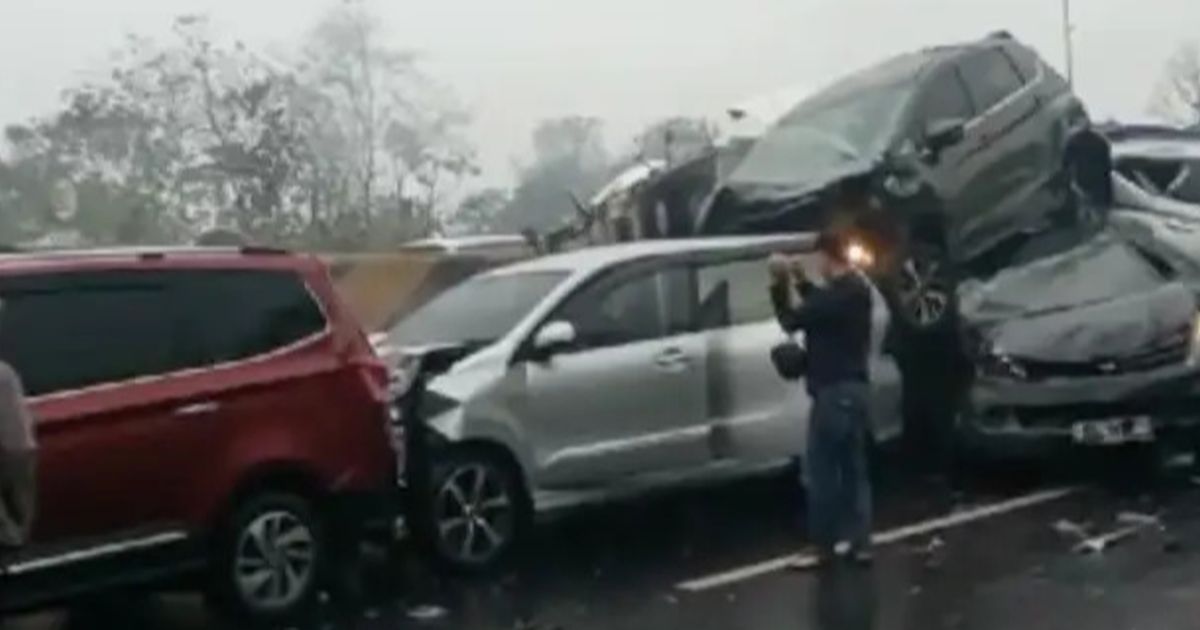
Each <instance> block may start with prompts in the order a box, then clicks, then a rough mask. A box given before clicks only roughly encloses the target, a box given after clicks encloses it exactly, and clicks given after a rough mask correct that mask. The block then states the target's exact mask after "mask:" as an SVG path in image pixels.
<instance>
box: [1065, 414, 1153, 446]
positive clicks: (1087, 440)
mask: <svg viewBox="0 0 1200 630" xmlns="http://www.w3.org/2000/svg"><path fill="white" fill-rule="evenodd" d="M1071 437H1072V439H1074V440H1075V443H1076V444H1087V445H1089V446H1108V445H1113V444H1128V443H1132V442H1153V441H1154V424H1153V423H1151V422H1150V418H1149V416H1134V417H1130V418H1111V419H1107V420H1087V421H1083V422H1076V423H1075V424H1073V425H1071Z"/></svg>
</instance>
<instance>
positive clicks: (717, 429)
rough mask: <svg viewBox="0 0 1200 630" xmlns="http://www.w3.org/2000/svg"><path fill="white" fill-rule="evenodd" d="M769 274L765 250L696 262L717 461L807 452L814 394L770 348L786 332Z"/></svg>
mask: <svg viewBox="0 0 1200 630" xmlns="http://www.w3.org/2000/svg"><path fill="white" fill-rule="evenodd" d="M767 279H768V274H767V264H766V254H765V253H758V254H753V255H750V256H746V255H737V256H732V257H731V256H728V255H726V256H718V257H712V258H710V259H709V260H705V261H701V262H699V263H698V264H697V265H696V289H697V292H698V296H699V300H698V304H699V308H698V313H699V314H698V317H697V321H698V325H699V327H700V329H701V330H703V331H704V335H705V346H706V349H707V353H708V357H709V360H708V368H707V370H706V374H705V381H706V386H705V391H706V392H707V395H708V408H709V414H710V422H711V423H712V426H713V433H714V439H713V440H711V441H710V445H711V447H712V457H713V458H714V459H717V460H724V459H736V460H742V461H746V462H762V461H769V460H772V459H778V458H783V457H791V456H794V455H801V454H803V452H804V442H805V434H806V432H807V429H808V415H809V410H810V407H811V400H810V399H809V397H808V394H807V392H805V390H804V383H803V381H800V382H789V381H785V380H784V379H783V378H781V377H780V376H779V374H778V373H777V372H776V371H775V367H774V365H773V364H772V363H771V358H770V350H771V348H773V347H774V346H776V345H778V344H780V343H783V342H784V341H785V340H787V335H786V334H785V333H784V331H783V329H782V328H780V326H779V323H778V321H777V320H776V319H775V314H774V309H773V307H772V305H771V298H770V294H769V292H768V290H767Z"/></svg>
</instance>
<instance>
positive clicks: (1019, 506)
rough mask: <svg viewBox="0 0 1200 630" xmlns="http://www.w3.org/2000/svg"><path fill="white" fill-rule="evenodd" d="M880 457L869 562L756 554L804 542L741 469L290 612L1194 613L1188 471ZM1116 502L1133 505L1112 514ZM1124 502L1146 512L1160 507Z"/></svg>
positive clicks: (585, 615)
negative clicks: (506, 553)
mask: <svg viewBox="0 0 1200 630" xmlns="http://www.w3.org/2000/svg"><path fill="white" fill-rule="evenodd" d="M896 459H897V460H898V461H891V462H888V465H887V467H885V468H884V471H885V472H884V476H885V478H884V479H883V480H882V481H881V484H880V488H879V491H878V495H879V496H878V502H877V503H878V511H879V518H878V524H877V531H878V532H881V533H883V534H884V542H885V543H886V544H881V545H880V546H879V551H878V555H877V560H876V563H875V566H874V567H872V568H870V569H856V568H852V567H844V568H839V569H836V570H833V571H823V572H811V571H807V572H797V571H794V570H789V569H780V568H779V567H778V566H777V564H778V563H777V562H776V563H774V564H773V562H774V561H776V560H777V559H779V558H785V557H788V556H789V555H790V554H795V553H797V552H799V551H802V550H803V538H802V535H801V534H800V527H799V524H798V521H799V518H800V517H801V513H800V511H799V509H798V508H797V506H796V505H795V503H796V499H797V496H796V494H797V493H796V491H795V489H794V487H793V485H792V483H791V481H790V480H787V479H781V478H770V479H755V480H746V481H739V482H735V483H730V484H728V485H725V486H722V487H720V488H712V489H704V490H693V491H686V492H676V493H672V494H669V495H662V496H657V497H649V498H645V499H640V500H636V501H632V502H629V503H626V504H621V505H613V506H604V507H597V508H591V509H588V510H586V511H583V512H578V513H574V514H571V515H570V516H567V517H565V518H561V519H558V520H555V521H553V522H549V523H543V524H541V525H539V526H538V528H537V531H536V540H535V542H534V544H532V545H530V548H529V549H527V550H526V551H525V552H524V553H523V554H521V555H520V556H519V558H518V559H517V560H516V561H515V562H514V564H513V565H512V566H510V567H508V568H507V569H506V570H504V571H502V572H500V573H498V574H496V575H493V576H489V577H486V578H461V577H449V576H445V575H441V574H439V573H438V572H436V571H433V570H431V569H430V568H429V567H427V566H426V565H425V564H424V563H423V562H421V561H420V560H419V558H417V557H416V556H415V554H413V553H411V552H407V551H404V550H401V552H400V553H398V554H397V556H396V557H393V558H390V559H385V558H376V560H375V562H373V563H372V564H371V566H370V568H369V569H368V571H367V573H368V577H369V579H368V582H367V589H368V591H369V594H368V596H367V600H366V601H365V602H364V603H363V604H362V605H361V606H355V607H352V608H349V609H346V610H344V611H341V612H338V611H337V610H336V608H337V607H334V606H332V605H331V606H329V607H328V609H327V610H326V611H324V612H323V613H321V615H320V616H319V617H317V618H314V619H313V620H312V621H311V623H310V624H307V625H310V626H311V627H313V628H363V629H376V628H458V629H463V630H492V629H496V630H500V629H503V630H511V629H520V628H525V629H534V628H537V629H543V630H549V629H563V630H567V629H570V630H575V629H593V628H594V629H597V630H599V629H604V630H617V629H623V628H629V629H638V630H642V629H658V628H662V629H673V628H681V629H683V628H686V629H689V630H692V629H698V630H704V629H713V630H725V629H728V628H744V629H746V630H758V629H763V630H767V629H770V630H777V629H780V628H821V629H838V630H855V629H858V628H863V629H866V628H871V629H886V628H911V629H914V630H926V629H931V628H1001V627H1003V628H1013V627H1020V628H1022V629H1023V630H1034V629H1037V628H1063V627H1088V628H1089V630H1106V629H1108V628H1112V629H1114V630H1116V629H1118V628H1119V629H1122V630H1125V629H1128V628H1131V627H1138V628H1162V629H1165V630H1173V629H1176V628H1178V629H1180V630H1183V629H1185V628H1187V629H1191V628H1194V627H1195V620H1196V619H1200V501H1198V499H1200V487H1196V486H1194V485H1193V482H1192V481H1191V480H1190V477H1189V474H1190V473H1187V472H1183V473H1176V474H1175V475H1174V476H1173V477H1172V478H1171V479H1169V480H1168V481H1166V482H1164V483H1159V484H1155V485H1146V484H1144V483H1142V482H1138V483H1132V482H1131V483H1120V484H1113V483H1111V481H1112V480H1114V479H1116V480H1121V479H1123V478H1124V477H1125V475H1126V472H1125V471H1121V472H1119V473H1114V474H1109V475H1100V474H1098V473H1097V472H1096V471H1095V470H1091V469H1089V470H1088V471H1087V472H1086V473H1084V474H1075V473H1072V474H1063V473H1061V472H1055V471H1048V470H1045V469H1033V470H1029V471H1015V470H1006V471H1003V474H1000V473H992V474H990V475H989V476H988V478H987V479H985V480H982V481H977V482H975V483H973V484H971V486H970V489H969V490H968V491H967V492H965V494H963V495H961V496H959V497H958V498H957V500H952V498H951V497H949V496H948V495H947V494H946V493H945V492H942V491H941V490H940V489H939V486H937V485H930V484H928V483H925V482H921V481H919V480H915V479H910V478H906V477H905V476H903V475H900V474H897V473H896V472H895V471H897V470H899V469H900V467H902V464H903V461H902V459H903V458H896ZM1105 460H1107V461H1105ZM1096 465H1098V466H1099V467H1101V468H1112V467H1114V466H1117V465H1118V463H1117V462H1115V460H1113V458H1103V459H1101V460H1100V463H1099V464H1096ZM1047 489H1050V490H1052V491H1053V492H1047ZM1060 495H1061V496H1060ZM1122 512H1129V513H1131V514H1133V515H1134V516H1135V518H1133V519H1131V518H1130V515H1129V514H1126V515H1125V520H1124V521H1122V520H1121V514H1122ZM1137 515H1158V516H1159V518H1160V519H1161V522H1162V523H1163V524H1164V526H1163V527H1159V526H1158V525H1156V524H1153V523H1144V522H1142V521H1143V520H1144V519H1143V518H1140V517H1137ZM939 519H940V520H939ZM1071 524H1082V525H1081V526H1083V527H1085V528H1086V529H1087V532H1088V533H1087V534H1086V535H1085V534H1080V533H1077V532H1074V531H1072V527H1071V526H1070V525H1071ZM938 526H946V529H943V530H940V531H934V528H936V527H938ZM1122 529H1125V530H1129V537H1128V538H1124V539H1122V540H1120V541H1117V542H1116V543H1115V544H1114V546H1113V547H1112V548H1110V549H1106V550H1104V551H1102V552H1096V553H1086V552H1080V551H1077V550H1076V547H1077V546H1078V545H1079V543H1080V541H1081V540H1083V539H1085V538H1087V537H1088V536H1089V535H1091V536H1094V535H1098V534H1104V533H1107V532H1113V531H1118V532H1119V531H1120V530H1122ZM8 623H9V624H10V625H11V627H12V628H17V629H20V630H51V629H57V628H63V629H67V628H70V629H82V628H126V629H130V630H142V629H146V630H149V629H154V630H219V629H224V628H231V627H234V626H231V625H229V624H226V623H224V622H222V621H221V620H219V619H217V618H215V617H213V616H212V615H210V614H209V613H208V612H206V611H205V609H204V608H203V605H202V603H201V601H200V598H199V597H198V596H196V595H194V594H191V593H186V592H183V593H167V594H158V595H132V594H130V595H122V596H116V595H114V596H112V597H110V598H108V599H106V600H104V601H102V602H93V603H91V604H90V605H88V606H86V607H85V606H80V607H78V608H77V609H76V610H74V611H67V610H57V611H46V612H44V613H41V614H38V615H32V616H27V617H22V618H17V619H10V620H8ZM8 627H9V626H6V629H7V628H8Z"/></svg>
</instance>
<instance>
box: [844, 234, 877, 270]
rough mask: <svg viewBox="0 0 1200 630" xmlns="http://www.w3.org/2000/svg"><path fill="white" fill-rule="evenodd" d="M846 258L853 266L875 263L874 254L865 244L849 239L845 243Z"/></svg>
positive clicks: (864, 266) (867, 265) (863, 266)
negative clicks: (849, 240)
mask: <svg viewBox="0 0 1200 630" xmlns="http://www.w3.org/2000/svg"><path fill="white" fill-rule="evenodd" d="M846 260H848V261H849V262H850V264H851V265H854V266H855V267H859V268H867V267H870V266H872V265H874V264H875V254H873V253H872V252H871V250H870V249H868V248H867V246H866V245H863V244H862V243H859V242H857V241H851V242H850V244H848V245H846Z"/></svg>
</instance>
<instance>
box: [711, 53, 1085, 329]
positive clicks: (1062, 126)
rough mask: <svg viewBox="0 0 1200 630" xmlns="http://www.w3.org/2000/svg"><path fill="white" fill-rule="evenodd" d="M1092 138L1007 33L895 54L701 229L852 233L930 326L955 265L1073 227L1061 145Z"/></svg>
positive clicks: (1058, 82) (747, 176)
mask: <svg viewBox="0 0 1200 630" xmlns="http://www.w3.org/2000/svg"><path fill="white" fill-rule="evenodd" d="M1089 129H1090V125H1089V121H1088V116H1087V113H1086V110H1085V109H1084V106H1083V104H1082V103H1081V102H1080V100H1079V99H1078V98H1077V97H1076V96H1075V95H1074V94H1073V93H1072V92H1071V90H1070V87H1069V86H1068V85H1067V82H1066V81H1065V80H1064V79H1063V78H1062V77H1061V76H1060V75H1059V74H1058V73H1057V72H1055V71H1054V70H1053V69H1052V68H1051V67H1050V66H1049V65H1047V64H1046V63H1045V62H1044V61H1042V60H1041V59H1040V58H1039V57H1038V55H1037V54H1036V53H1035V52H1034V51H1033V50H1031V49H1030V48H1028V47H1026V46H1024V45H1022V44H1020V43H1019V42H1017V41H1016V40H1015V39H1013V38H1012V37H1011V36H1009V35H1008V34H1007V33H997V34H994V35H991V36H989V37H987V38H984V39H982V40H979V41H976V42H972V43H968V44H963V45H956V46H943V47H937V48H929V49H926V50H922V51H919V52H913V53H908V54H903V55H900V56H898V57H895V58H892V59H889V60H887V61H885V62H883V63H880V64H878V65H876V66H874V67H871V68H868V69H866V70H863V71H861V72H858V73H856V74H853V75H851V76H849V77H847V78H845V79H842V80H841V81H839V82H837V83H834V84H833V85H831V86H829V87H828V88H826V89H824V90H822V91H820V92H818V93H816V94H815V95H813V96H811V97H809V98H808V99H806V100H804V101H802V102H801V103H800V104H798V105H797V106H796V107H795V108H794V109H792V111H791V112H789V113H788V114H787V115H786V116H784V117H783V118H782V119H781V120H780V121H779V122H778V123H777V124H776V125H775V126H774V127H773V128H771V129H770V130H769V131H768V132H767V133H766V134H764V136H763V137H762V138H761V139H760V140H759V141H758V142H757V143H756V144H755V146H754V147H753V148H752V149H751V150H750V153H749V154H748V155H747V156H746V158H745V160H744V161H743V162H742V163H741V164H740V165H739V166H738V168H737V169H736V170H735V171H734V172H733V173H732V174H731V175H730V176H729V178H728V179H727V180H726V181H725V182H724V183H723V184H722V185H721V187H720V189H719V190H718V191H717V193H716V194H715V195H714V197H713V200H712V203H711V204H709V206H708V207H707V208H705V209H704V211H703V212H702V215H701V217H700V221H699V230H700V231H701V232H703V233H709V234H721V233H769V232H786V231H808V230H814V229H819V228H822V227H825V226H827V225H833V226H835V227H836V226H839V225H846V226H848V228H850V229H852V230H854V231H855V232H856V233H857V234H859V235H860V237H861V238H863V239H866V241H867V243H870V244H872V245H874V247H873V249H874V251H875V252H876V266H877V267H878V271H880V272H881V275H883V276H884V277H886V278H889V279H892V280H893V282H886V283H883V284H884V286H885V287H887V288H888V289H889V291H888V293H890V295H889V298H890V299H892V301H893V304H894V305H896V306H899V307H900V308H899V309H898V310H899V313H900V315H901V316H902V320H903V321H906V322H907V323H909V324H910V325H912V326H913V327H915V328H917V329H928V328H931V327H933V326H936V325H940V324H941V323H943V322H944V321H945V320H946V317H945V315H946V314H947V313H949V312H950V310H951V308H950V307H951V306H952V299H953V296H954V291H953V288H954V285H955V281H954V276H956V275H957V273H958V272H957V269H959V268H961V264H960V263H964V262H967V261H971V260H974V259H976V258H977V257H978V256H980V255H981V254H982V253H984V252H987V251H988V250H990V249H992V248H993V247H994V246H995V245H997V244H998V243H1000V242H1001V241H1003V240H1006V239H1007V237H1011V236H1015V235H1016V234H1018V233H1021V232H1026V231H1031V230H1034V229H1038V228H1040V227H1041V226H1042V225H1044V224H1045V223H1046V221H1047V219H1048V218H1050V217H1051V215H1053V214H1054V213H1056V212H1058V211H1061V212H1062V213H1063V214H1064V215H1066V216H1067V218H1074V216H1073V215H1074V214H1075V212H1074V208H1075V207H1076V204H1073V203H1071V199H1072V196H1071V195H1070V194H1069V193H1070V191H1071V186H1070V185H1069V181H1071V177H1070V175H1069V174H1071V173H1072V168H1071V166H1072V164H1073V162H1072V158H1069V157H1068V155H1069V154H1070V155H1075V154H1076V152H1075V151H1071V150H1069V149H1068V147H1071V146H1073V144H1072V143H1073V142H1075V139H1076V138H1079V137H1082V136H1084V135H1087V134H1088V133H1090V131H1089ZM1093 135H1094V134H1093ZM843 221H844V223H843Z"/></svg>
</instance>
